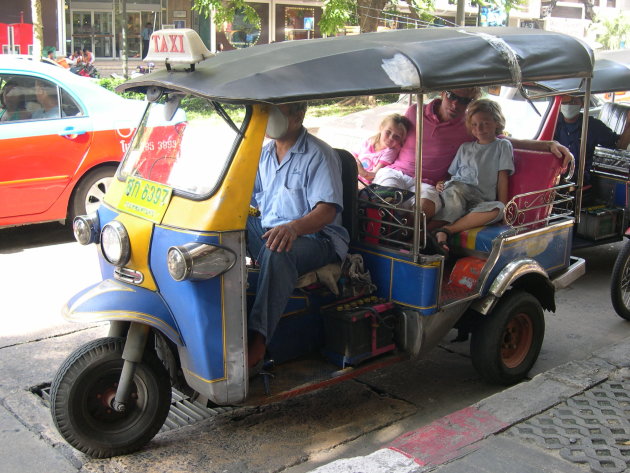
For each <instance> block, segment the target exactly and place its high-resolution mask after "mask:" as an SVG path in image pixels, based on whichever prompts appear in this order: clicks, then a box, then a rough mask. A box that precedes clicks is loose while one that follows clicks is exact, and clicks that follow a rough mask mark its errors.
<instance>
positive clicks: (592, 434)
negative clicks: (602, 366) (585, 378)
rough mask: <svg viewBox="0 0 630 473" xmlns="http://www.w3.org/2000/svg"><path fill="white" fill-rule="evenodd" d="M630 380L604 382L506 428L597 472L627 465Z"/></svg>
mask: <svg viewBox="0 0 630 473" xmlns="http://www.w3.org/2000/svg"><path fill="white" fill-rule="evenodd" d="M629 393H630V380H624V381H621V382H620V381H607V382H604V383H602V384H600V385H598V386H596V387H594V388H591V389H588V390H586V391H584V392H583V393H582V394H579V395H577V396H574V397H572V398H570V399H568V400H567V401H566V402H563V403H562V404H559V405H557V406H556V407H554V408H553V409H549V410H548V411H545V412H544V413H542V414H539V415H537V416H534V417H532V418H531V419H529V420H527V421H525V422H522V423H520V424H518V425H516V426H514V427H512V428H511V429H509V430H508V431H507V434H508V435H510V436H512V437H520V438H525V439H527V440H528V441H530V442H535V443H536V444H537V445H539V446H540V447H543V448H546V449H550V450H558V451H559V454H560V456H562V458H564V459H565V460H569V461H572V462H574V463H582V464H588V465H589V466H590V468H591V471H593V472H596V473H599V472H601V473H604V472H605V473H621V472H625V471H627V470H628V468H629V467H630V394H629Z"/></svg>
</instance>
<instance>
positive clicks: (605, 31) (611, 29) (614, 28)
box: [591, 14, 630, 49]
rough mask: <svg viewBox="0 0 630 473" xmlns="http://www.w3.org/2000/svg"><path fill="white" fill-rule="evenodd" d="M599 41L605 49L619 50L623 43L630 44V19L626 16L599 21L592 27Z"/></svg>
mask: <svg viewBox="0 0 630 473" xmlns="http://www.w3.org/2000/svg"><path fill="white" fill-rule="evenodd" d="M591 28H592V29H593V31H595V34H596V37H597V41H598V42H599V43H601V44H602V46H603V47H604V49H619V48H621V46H622V43H625V44H628V39H629V37H630V18H629V17H628V16H626V15H624V14H621V15H618V16H614V17H611V18H603V19H601V20H599V19H598V20H597V21H596V22H595V23H593V25H592V26H591Z"/></svg>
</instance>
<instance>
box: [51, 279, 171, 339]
mask: <svg viewBox="0 0 630 473" xmlns="http://www.w3.org/2000/svg"><path fill="white" fill-rule="evenodd" d="M63 312H64V316H65V317H66V318H67V319H68V320H81V321H85V320H94V321H101V320H103V321H105V320H110V321H129V322H141V323H146V324H148V325H150V326H152V327H155V328H157V329H158V330H160V332H162V333H164V334H165V335H166V336H167V337H168V338H170V339H171V340H172V341H173V342H175V343H177V344H181V343H182V341H181V338H180V336H179V330H178V328H177V324H176V322H175V319H174V318H173V315H172V314H171V312H170V310H169V308H168V306H167V304H166V302H165V301H164V300H163V299H162V297H161V296H160V294H158V293H157V292H153V291H149V290H148V289H144V288H142V287H137V286H132V285H130V284H125V283H123V282H120V281H116V280H114V279H105V280H103V281H101V282H99V283H97V284H94V285H92V286H90V287H88V288H86V289H84V290H82V291H81V292H79V293H78V294H76V295H75V296H74V297H72V298H71V299H70V300H69V301H68V303H67V304H66V306H65V307H64V310H63Z"/></svg>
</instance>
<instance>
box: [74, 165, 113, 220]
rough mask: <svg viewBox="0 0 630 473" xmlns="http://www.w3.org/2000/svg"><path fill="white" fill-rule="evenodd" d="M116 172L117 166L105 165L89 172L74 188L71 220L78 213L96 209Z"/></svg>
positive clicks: (82, 213) (85, 213) (83, 213)
mask: <svg viewBox="0 0 630 473" xmlns="http://www.w3.org/2000/svg"><path fill="white" fill-rule="evenodd" d="M114 174H116V166H103V167H100V168H97V169H94V170H92V171H90V172H88V173H87V174H86V175H85V176H83V178H82V179H81V181H80V182H79V185H78V186H77V187H76V189H75V190H74V194H73V197H72V205H71V206H70V221H72V220H74V217H76V216H78V215H87V214H89V213H92V212H94V211H96V209H97V208H98V206H99V205H101V202H102V201H103V197H104V196H105V193H106V192H107V189H109V184H110V183H111V181H112V178H113V177H114Z"/></svg>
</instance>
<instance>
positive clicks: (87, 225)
mask: <svg viewBox="0 0 630 473" xmlns="http://www.w3.org/2000/svg"><path fill="white" fill-rule="evenodd" d="M72 231H73V232H74V238H75V240H76V241H78V242H79V243H81V244H82V245H89V244H90V243H97V242H98V214H97V213H96V212H94V213H92V214H90V215H81V216H79V217H75V218H74V220H73V221H72Z"/></svg>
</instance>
